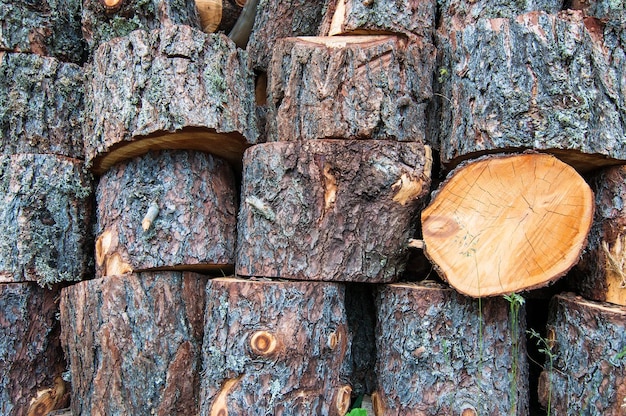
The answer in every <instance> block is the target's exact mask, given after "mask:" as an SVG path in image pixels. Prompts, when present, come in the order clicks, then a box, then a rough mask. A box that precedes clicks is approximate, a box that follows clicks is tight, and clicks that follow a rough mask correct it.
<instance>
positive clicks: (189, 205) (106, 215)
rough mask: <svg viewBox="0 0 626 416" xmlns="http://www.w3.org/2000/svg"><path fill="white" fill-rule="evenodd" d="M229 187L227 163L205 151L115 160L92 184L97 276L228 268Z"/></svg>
mask: <svg viewBox="0 0 626 416" xmlns="http://www.w3.org/2000/svg"><path fill="white" fill-rule="evenodd" d="M236 192H237V189H236V186H235V179H234V174H233V172H232V169H231V168H230V166H228V164H226V162H224V161H222V160H221V159H217V158H214V157H213V156H211V155H209V154H207V153H202V152H196V151H189V150H178V151H167V150H166V151H161V152H151V153H148V154H146V155H144V156H142V157H139V158H135V159H132V160H130V161H128V162H124V163H120V164H118V165H115V166H114V167H113V168H111V169H110V170H109V171H108V172H107V173H106V174H104V175H103V176H102V177H101V178H100V183H99V184H98V189H97V191H96V201H97V214H96V215H97V220H98V223H97V227H96V237H97V238H96V276H97V277H103V276H108V275H116V274H122V273H127V272H129V271H131V270H136V271H139V270H146V269H154V268H159V269H168V268H169V269H179V270H185V269H187V270H189V269H192V270H196V271H197V270H201V269H204V270H212V269H219V268H223V269H225V270H227V271H228V272H232V267H233V264H234V257H235V233H236V219H237V196H236Z"/></svg>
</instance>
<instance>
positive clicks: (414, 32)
mask: <svg viewBox="0 0 626 416" xmlns="http://www.w3.org/2000/svg"><path fill="white" fill-rule="evenodd" d="M332 3H333V4H332V5H331V6H330V7H328V8H327V9H326V14H325V16H324V20H323V23H322V25H321V28H320V34H321V35H329V36H333V35H341V34H346V33H348V34H365V33H367V34H372V33H381V32H383V33H401V34H403V35H406V36H408V37H409V38H415V37H418V38H422V39H423V40H424V41H428V42H430V39H431V38H432V36H433V29H434V27H435V9H436V5H437V2H436V1H435V0H401V1H376V0H365V1H364V0H336V1H333V2H332Z"/></svg>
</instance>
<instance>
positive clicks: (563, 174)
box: [422, 153, 594, 297]
mask: <svg viewBox="0 0 626 416" xmlns="http://www.w3.org/2000/svg"><path fill="white" fill-rule="evenodd" d="M593 211H594V203H593V192H592V191H591V189H590V188H589V185H587V183H586V182H585V180H584V179H583V178H582V177H581V176H580V175H578V173H576V171H575V170H574V169H573V168H572V167H571V166H569V165H567V164H565V163H563V162H561V161H559V160H558V159H557V158H555V157H554V156H551V155H547V154H539V153H526V154H520V155H499V156H498V155H492V156H486V157H483V158H481V159H479V160H477V161H474V162H473V163H466V164H464V165H461V166H459V168H457V169H456V170H454V171H453V172H451V173H450V174H449V175H448V178H447V179H446V181H445V182H444V183H443V184H442V185H441V187H440V189H439V191H438V192H437V194H436V196H435V197H434V199H433V201H432V202H431V203H430V205H429V206H428V207H427V208H426V209H425V210H424V211H423V212H422V232H423V237H424V243H425V246H426V247H425V250H426V251H425V254H426V255H427V256H428V258H429V259H430V260H431V261H432V263H433V265H434V267H435V270H437V272H438V273H439V274H440V276H441V277H442V278H443V279H444V280H446V281H447V282H449V283H450V285H452V286H453V287H454V288H455V289H456V290H458V291H459V292H461V293H464V294H467V295H469V296H473V297H485V296H496V295H505V294H509V293H512V292H520V291H524V290H530V289H536V288H540V287H544V286H547V285H548V284H550V283H552V282H554V281H556V280H557V279H559V278H560V277H562V276H563V275H564V274H565V273H566V272H567V271H568V270H570V269H571V268H572V266H574V265H575V264H576V263H577V262H578V259H579V257H580V253H581V251H582V249H583V248H584V247H585V244H586V239H587V235H588V233H589V230H590V228H591V223H592V221H593Z"/></svg>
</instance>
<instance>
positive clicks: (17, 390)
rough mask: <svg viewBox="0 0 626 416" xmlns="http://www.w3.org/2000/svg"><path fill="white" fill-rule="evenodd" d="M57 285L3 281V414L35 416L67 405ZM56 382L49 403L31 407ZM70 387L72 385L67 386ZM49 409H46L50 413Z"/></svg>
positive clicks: (0, 350)
mask: <svg viewBox="0 0 626 416" xmlns="http://www.w3.org/2000/svg"><path fill="white" fill-rule="evenodd" d="M58 294H59V292H58V289H54V290H46V289H43V288H41V287H39V286H37V285H36V284H33V283H9V284H0V414H2V415H11V416H26V415H28V416H31V415H39V414H45V413H42V412H38V411H41V410H43V409H44V408H45V409H46V410H54V409H58V408H61V407H63V406H66V405H67V400H68V398H69V397H67V396H66V395H65V389H66V386H65V382H64V381H63V380H62V378H61V374H62V373H63V371H65V360H64V359H63V350H62V349H61V343H60V340H59V333H60V326H59V322H58V320H57V317H56V316H57V314H58V311H59V306H58V303H57V301H58V299H57V296H58ZM55 384H57V385H58V388H57V389H55V395H54V397H50V395H49V394H48V397H49V398H50V401H49V402H47V403H46V405H43V404H42V405H41V406H40V407H36V406H31V400H32V399H35V398H37V396H38V393H39V392H40V393H42V394H46V393H47V391H48V389H50V388H52V387H53V386H54V385H55ZM67 389H68V390H69V386H67ZM40 402H41V400H40ZM46 413H47V412H46Z"/></svg>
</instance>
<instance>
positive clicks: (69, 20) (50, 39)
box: [0, 0, 84, 63]
mask: <svg viewBox="0 0 626 416" xmlns="http://www.w3.org/2000/svg"><path fill="white" fill-rule="evenodd" d="M80 19H81V0H42V1H31V0H0V50H7V51H14V52H29V53H36V54H39V55H47V56H54V57H56V58H58V59H60V60H62V61H69V62H75V63H80V62H82V60H83V55H84V41H83V35H82V33H81V29H80V25H81V23H80Z"/></svg>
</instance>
